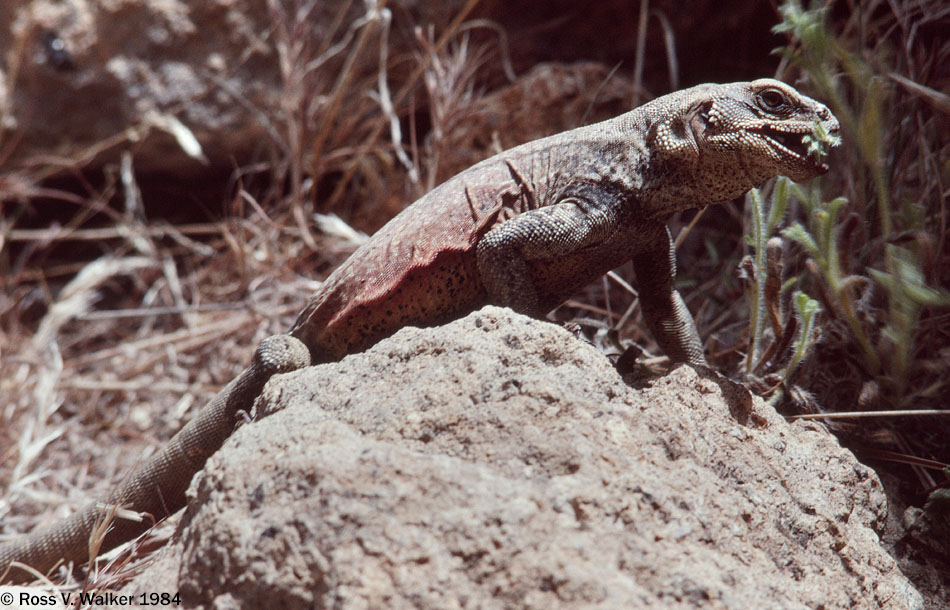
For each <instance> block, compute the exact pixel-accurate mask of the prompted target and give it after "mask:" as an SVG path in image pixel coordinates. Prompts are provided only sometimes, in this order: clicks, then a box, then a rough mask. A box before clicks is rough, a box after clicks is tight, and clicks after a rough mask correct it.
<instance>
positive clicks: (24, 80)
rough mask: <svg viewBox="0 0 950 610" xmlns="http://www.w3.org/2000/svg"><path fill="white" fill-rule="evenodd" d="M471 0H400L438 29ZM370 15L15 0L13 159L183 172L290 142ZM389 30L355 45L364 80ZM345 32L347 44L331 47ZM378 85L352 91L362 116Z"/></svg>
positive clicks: (403, 9)
mask: <svg viewBox="0 0 950 610" xmlns="http://www.w3.org/2000/svg"><path fill="white" fill-rule="evenodd" d="M461 5H462V0H450V1H448V2H440V3H420V2H415V1H414V0H394V1H392V2H389V4H388V6H389V7H390V8H391V9H392V10H393V11H394V12H395V13H396V14H397V15H398V18H399V19H406V20H412V21H413V22H414V23H420V24H434V25H437V26H439V27H443V26H444V25H445V24H446V23H448V21H449V20H450V19H451V18H452V17H453V16H454V15H455V14H456V13H457V12H458V10H459V8H460V6H461ZM340 11H345V13H344V14H343V15H342V18H341V19H340V20H339V23H340V24H341V27H338V28H335V29H334V27H333V26H332V24H334V23H337V21H338V20H337V17H338V13H339V12H340ZM365 15H367V7H366V6H365V3H362V2H350V3H339V2H296V1H294V0H247V1H246V2H235V1H234V0H174V1H162V2H150V1H146V0H4V2H2V3H0V48H2V49H4V54H3V56H2V57H0V140H3V141H4V148H3V153H4V157H3V163H4V165H5V167H8V168H9V167H21V166H30V165H32V164H35V163H41V162H43V160H45V161H46V162H49V161H50V158H52V157H55V158H59V159H66V160H69V161H71V162H72V163H79V162H80V160H81V161H82V163H86V164H87V167H89V168H95V167H97V166H99V165H101V164H102V163H103V162H104V161H108V160H110V159H112V158H114V157H115V154H114V150H115V149H116V148H132V149H134V151H135V156H136V158H135V161H136V163H135V165H136V168H137V169H138V170H139V171H141V172H155V171H163V172H174V173H175V176H176V178H177V179H181V178H182V177H183V176H190V175H194V174H201V173H202V172H205V171H206V170H207V168H206V166H205V165H204V163H210V164H211V165H213V166H218V167H224V168H225V169H232V168H233V163H234V158H235V157H238V158H241V157H246V156H248V155H249V154H250V153H252V152H254V151H257V152H258V153H260V148H261V144H262V143H269V144H270V145H271V146H274V147H279V146H289V144H287V143H286V142H285V141H282V140H289V138H290V136H289V135H288V133H286V132H285V127H286V125H287V124H288V123H289V122H291V121H297V122H298V123H299V125H298V127H299V128H300V129H317V128H318V126H319V120H320V119H321V117H323V116H325V115H326V114H327V112H328V110H327V107H326V101H327V99H329V98H331V97H332V92H333V91H334V86H335V84H336V81H337V77H338V76H339V74H340V71H341V66H342V65H343V62H344V61H345V60H346V59H347V57H348V52H349V50H350V49H351V48H352V47H353V46H354V44H353V42H352V41H353V40H354V37H352V36H350V37H347V36H346V33H347V30H348V28H350V27H351V26H354V24H358V23H360V22H359V20H360V19H361V18H362V17H364V16H365ZM376 23H378V22H376ZM398 25H399V26H402V22H401V21H400V22H399V23H398ZM374 27H375V26H374ZM356 31H358V28H357V30H356ZM413 37H414V34H413V33H412V31H411V28H406V27H395V28H394V30H393V32H392V35H391V36H390V37H389V42H390V45H391V49H390V53H392V56H394V57H398V56H400V55H403V54H407V53H410V52H411V51H413V50H414V49H415V48H416V43H415V40H414V38H413ZM379 39H380V36H379V32H378V29H377V30H374V32H373V33H372V34H371V35H370V37H369V40H368V42H367V44H366V45H365V47H364V49H363V51H362V52H361V53H356V54H354V62H353V68H352V74H353V77H352V78H353V82H359V83H362V82H363V81H364V80H367V79H370V78H371V79H372V81H371V82H372V83H374V84H375V82H376V80H375V79H376V74H377V72H378V68H379V65H378V62H379V51H378V43H379ZM346 41H349V43H348V44H344V45H343V52H339V53H327V54H324V55H321V53H322V51H323V50H324V49H326V48H327V47H331V46H332V45H333V44H336V43H338V42H346ZM318 58H319V59H320V64H319V68H318V69H314V68H312V66H313V65H315V60H317V59H318ZM310 62H314V63H310ZM308 65H309V66H311V67H310V68H308ZM397 78H398V77H397ZM361 79H362V80H361ZM398 84H399V83H398V82H396V83H391V86H393V87H396V86H397V85H398ZM366 88H367V87H365V86H361V87H358V88H351V89H347V90H346V95H348V98H347V100H346V106H347V107H348V108H349V111H350V112H353V111H354V109H353V107H354V106H355V105H356V103H357V100H364V99H366V95H365V93H366ZM367 105H369V104H367ZM377 106H378V104H376V103H375V102H374V103H372V107H373V108H376V107H377ZM294 113H301V114H302V116H295V114H294ZM170 117H174V120H171V119H170ZM182 129H183V130H184V131H182ZM176 130H177V133H179V134H181V133H186V134H187V133H190V134H191V136H193V137H194V138H196V140H197V142H198V143H200V145H201V156H198V155H194V154H188V153H186V151H185V150H184V149H183V147H182V140H181V139H180V138H176V136H175V135H174V134H175V133H176ZM308 135H310V136H312V135H313V134H312V133H310V132H308ZM186 137H187V135H186ZM301 137H302V138H303V137H304V136H301ZM11 144H12V145H11ZM93 148H95V152H91V149H93ZM283 152H284V153H287V152H288V151H286V150H284V151H283ZM60 162H61V163H62V162H63V161H60Z"/></svg>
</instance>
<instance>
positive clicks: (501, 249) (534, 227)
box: [476, 189, 619, 317]
mask: <svg viewBox="0 0 950 610" xmlns="http://www.w3.org/2000/svg"><path fill="white" fill-rule="evenodd" d="M618 205H619V201H617V200H616V198H614V197H612V196H610V195H609V193H606V192H605V191H598V190H593V189H591V190H590V192H588V193H585V194H584V196H572V197H567V198H565V199H562V200H561V201H559V202H558V203H555V204H553V205H549V206H546V207H542V208H538V209H535V210H529V211H527V212H523V213H521V214H519V215H518V216H515V217H514V218H512V219H510V220H507V221H505V222H503V223H502V224H500V225H498V226H497V227H495V228H493V229H492V230H490V231H489V232H488V233H486V234H485V235H484V236H483V237H482V238H481V239H480V240H479V242H478V245H477V246H476V260H477V266H478V272H479V275H480V276H481V279H482V284H483V285H484V286H485V290H486V292H487V293H488V299H489V302H491V303H494V304H496V305H502V306H506V307H510V308H512V309H514V310H515V311H517V312H519V313H523V314H526V315H530V316H535V317H538V316H541V315H543V314H545V313H546V312H545V311H541V305H540V303H539V298H538V290H537V287H536V286H535V285H534V283H533V281H532V279H531V273H530V271H529V265H528V263H529V262H530V261H532V260H539V259H547V260H552V259H557V258H558V257H561V256H564V255H567V254H570V253H572V252H575V251H576V250H579V249H580V248H584V247H586V246H590V245H594V244H597V243H600V242H602V241H604V240H605V239H607V238H608V237H609V236H610V235H611V233H612V232H613V230H614V229H615V227H616V225H617V218H618V214H619V213H618ZM591 279H594V278H591Z"/></svg>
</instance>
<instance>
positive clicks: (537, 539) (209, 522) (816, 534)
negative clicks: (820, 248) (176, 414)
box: [126, 307, 922, 610]
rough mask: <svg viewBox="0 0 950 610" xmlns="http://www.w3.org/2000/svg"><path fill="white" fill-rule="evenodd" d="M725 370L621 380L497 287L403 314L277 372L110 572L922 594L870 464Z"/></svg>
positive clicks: (697, 598)
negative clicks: (163, 517) (513, 305)
mask: <svg viewBox="0 0 950 610" xmlns="http://www.w3.org/2000/svg"><path fill="white" fill-rule="evenodd" d="M725 385H726V386H727V387H732V386H731V385H730V384H725ZM719 386H720V384H719V382H717V377H716V376H715V375H713V374H700V373H698V372H697V371H695V370H693V369H691V368H689V367H680V368H677V369H675V370H674V371H673V372H672V373H670V374H669V375H667V376H665V377H661V378H658V379H656V380H655V381H654V382H653V383H652V384H651V385H650V387H647V388H645V389H642V390H634V389H631V388H629V387H628V386H626V385H625V384H624V383H623V382H622V381H621V379H620V378H619V377H618V376H617V374H616V373H615V371H614V370H613V368H612V366H611V365H610V363H609V362H608V360H607V359H606V358H604V357H603V356H602V355H601V354H600V353H599V352H597V351H596V350H595V349H594V348H592V347H590V346H589V345H587V344H584V343H582V342H581V341H580V340H577V339H576V338H574V337H573V336H572V335H571V334H570V333H568V332H567V331H565V330H563V329H561V328H559V327H557V326H556V325H553V324H550V323H547V322H543V321H537V320H532V319H529V318H525V317H523V316H519V315H516V314H514V313H512V312H510V311H509V310H505V309H499V308H494V307H486V308H484V309H482V310H481V311H478V312H476V313H473V314H471V315H470V316H468V317H466V318H464V319H462V320H459V321H456V322H453V323H451V324H448V325H446V326H444V327H441V328H434V329H424V330H421V329H414V328H407V329H404V330H402V331H400V332H399V333H397V334H396V335H395V336H394V337H392V338H391V339H389V340H386V341H383V342H381V343H380V344H378V345H377V346H375V347H374V348H372V349H371V350H369V351H367V352H365V353H363V354H357V355H353V356H350V357H348V358H345V359H344V360H343V361H342V362H339V363H335V364H328V365H322V366H318V367H312V368H308V369H305V370H302V371H298V372H295V373H292V374H289V375H284V376H280V377H279V378H275V379H273V380H272V381H271V382H270V383H269V384H268V386H267V388H266V390H265V392H264V394H263V395H262V397H261V398H260V399H259V400H258V403H257V406H256V411H257V414H256V416H257V417H258V418H259V419H260V421H256V422H254V423H253V424H250V425H244V426H242V427H241V428H240V429H239V430H238V431H237V432H236V433H235V435H234V436H233V437H232V438H231V439H230V440H229V441H228V442H227V443H226V445H225V447H224V448H222V450H221V451H220V452H218V453H217V454H216V455H215V456H214V457H213V458H212V459H211V460H210V461H209V463H208V465H207V468H206V470H205V471H204V473H203V474H202V475H200V476H199V477H196V479H195V482H193V484H192V488H191V493H192V495H193V500H192V502H191V504H190V507H189V509H188V510H187V511H186V513H185V516H184V518H183V521H182V525H181V528H180V530H179V532H178V534H177V535H176V536H175V538H174V539H173V542H172V544H171V545H170V546H169V547H167V548H166V549H165V550H164V551H163V553H162V555H161V557H160V559H159V560H158V561H157V562H156V563H155V564H154V565H152V566H150V567H149V568H148V569H147V570H146V571H145V572H144V573H143V574H141V575H140V576H139V577H137V579H136V580H134V581H133V582H132V583H130V584H129V585H128V587H127V589H126V590H127V591H142V590H145V588H149V589H150V590H153V589H154V586H155V584H156V583H161V584H162V586H165V587H167V588H169V590H180V591H181V594H182V596H183V600H187V603H188V605H194V606H195V607H201V608H217V607H264V606H267V607H286V608H312V607H320V608H322V607H333V608H409V607H429V608H475V607H478V608H502V607H517V608H589V607H597V608H737V609H738V608H742V609H747V608H824V609H826V610H827V609H832V608H893V609H895V610H896V609H901V610H905V609H907V608H922V603H921V600H920V595H919V593H918V592H917V591H916V590H915V589H914V588H913V586H912V585H911V584H910V583H909V582H908V581H907V579H906V578H905V577H904V576H903V575H902V574H901V572H900V571H899V570H898V569H897V567H896V565H895V562H894V560H893V559H892V558H891V557H890V556H889V555H887V553H886V552H884V551H883V550H882V548H881V546H880V543H879V540H878V534H877V532H878V531H879V529H880V528H881V527H882V524H883V522H884V519H885V517H886V506H885V504H886V502H885V498H884V493H883V490H882V487H881V484H880V482H879V481H878V478H877V477H876V475H875V474H874V473H873V472H872V471H871V470H870V469H868V468H867V467H865V466H863V465H862V464H860V463H858V462H857V461H856V460H855V458H854V456H853V455H852V454H851V453H850V452H848V451H846V450H844V449H842V448H841V447H840V446H839V445H838V443H837V441H836V440H835V438H834V437H833V436H831V435H830V434H829V433H827V432H826V431H825V430H824V429H823V428H821V427H820V426H818V425H816V424H813V423H794V424H788V423H786V422H785V420H784V419H783V418H781V417H780V416H778V415H777V414H776V413H775V412H774V411H773V410H772V409H771V408H770V407H768V406H766V405H765V404H764V403H763V402H762V401H761V400H760V399H758V398H756V399H755V400H754V402H752V403H751V409H752V413H751V417H750V418H749V423H748V424H746V425H742V424H740V423H737V421H736V419H735V418H734V417H733V415H732V414H731V412H730V410H731V409H732V410H734V411H736V412H741V409H737V408H736V405H735V404H732V405H730V404H728V403H727V401H726V400H724V398H723V393H722V391H721V390H720V387H719ZM735 394H736V393H735V392H728V393H727V395H735ZM748 398H749V397H748V396H746V397H745V400H746V402H748ZM730 400H733V401H734V400H735V398H731V399H730ZM146 585H150V586H149V587H146Z"/></svg>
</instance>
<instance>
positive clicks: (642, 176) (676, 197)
mask: <svg viewBox="0 0 950 610" xmlns="http://www.w3.org/2000/svg"><path fill="white" fill-rule="evenodd" d="M816 123H820V124H821V125H822V126H823V127H824V129H825V130H826V131H827V132H828V133H830V134H836V133H837V131H838V122H837V120H836V119H835V118H834V116H832V114H831V112H829V111H828V109H827V108H826V107H825V106H823V105H822V104H820V103H818V102H816V101H814V100H812V99H810V98H807V97H805V96H803V95H801V94H799V93H798V92H797V91H795V89H793V88H792V87H789V86H788V85H785V84H783V83H780V82H777V81H773V80H769V79H763V80H758V81H754V82H751V83H731V84H726V85H699V86H697V87H693V88H691V89H685V90H683V91H678V92H676V93H672V94H670V95H666V96H664V97H661V98H658V99H656V100H654V101H652V102H650V103H648V104H646V105H644V106H641V107H640V108H637V109H636V110H633V111H631V112H628V113H626V114H623V115H621V116H619V117H616V118H614V119H610V120H608V121H604V122H602V123H598V124H596V125H591V126H588V127H582V128H580V129H575V130H572V131H568V132H564V133H561V134H558V135H554V136H551V137H549V138H543V139H541V140H536V141H533V142H528V143H527V144H523V145H521V146H518V147H516V148H513V149H511V150H508V151H506V152H503V153H501V154H499V155H496V156H494V157H492V158H490V159H487V160H485V161H482V162H481V163H479V164H477V165H475V166H473V167H471V168H469V169H467V170H465V171H464V172H462V173H460V174H458V175H457V176H455V177H454V178H452V179H450V180H448V181H447V182H445V183H444V184H442V185H441V186H439V187H437V188H436V189H434V190H433V191H432V192H430V193H429V194H427V195H426V196H424V197H423V198H422V199H420V200H419V201H417V202H415V203H414V204H413V205H411V206H409V207H408V208H406V210H404V211H403V212H402V213H401V214H399V215H398V216H396V217H395V218H393V219H392V220H391V221H390V222H389V223H388V224H387V225H386V226H384V227H383V228H382V229H380V230H379V232H377V233H376V234H375V235H374V236H373V237H372V239H370V241H369V242H367V243H366V244H365V245H363V246H362V247H360V248H359V249H358V250H357V251H356V252H354V253H353V255H352V256H351V257H350V258H349V259H348V260H347V261H346V262H344V263H343V264H342V265H341V266H340V267H339V268H338V269H337V270H336V271H334V272H333V273H332V274H331V275H330V277H329V278H327V280H326V282H324V284H323V285H322V286H321V288H320V289H319V290H318V291H317V292H316V294H315V295H314V296H313V297H312V298H311V300H310V302H309V303H308V304H307V306H306V307H305V308H304V309H303V311H302V312H301V314H300V316H299V317H298V319H297V321H296V323H295V324H294V326H293V328H292V329H291V330H290V335H291V336H290V337H287V336H283V335H280V336H277V338H274V337H272V338H270V339H268V341H270V340H275V341H277V343H276V344H275V345H278V346H279V349H278V348H275V349H273V350H270V348H267V347H266V346H264V347H262V348H259V351H258V354H259V357H258V359H257V360H255V362H254V363H252V364H251V365H250V366H249V367H248V368H247V369H246V370H245V371H244V373H242V375H241V376H240V377H239V378H238V379H236V380H235V381H233V382H232V383H231V384H229V385H228V386H227V387H226V388H225V389H224V390H222V392H221V393H220V394H219V395H218V396H217V397H215V399H214V400H212V402H211V403H210V404H209V405H208V406H207V407H206V408H205V409H204V410H202V411H201V412H200V413H199V415H198V416H197V418H196V420H195V421H193V422H191V423H190V424H189V425H188V426H186V427H185V428H184V429H183V430H182V431H181V432H180V433H179V434H178V435H176V436H175V437H174V438H173V439H172V440H171V441H170V442H169V444H168V446H167V447H166V449H165V450H164V451H162V452H161V453H160V454H159V455H158V456H156V457H155V458H153V459H152V460H151V461H149V462H148V463H147V464H145V465H144V466H143V467H142V468H140V469H139V470H137V471H136V472H135V473H133V474H132V475H131V476H130V477H129V482H128V483H127V484H126V485H123V486H121V487H120V489H119V490H118V491H117V492H116V493H114V494H113V495H112V496H111V497H110V498H109V499H107V500H106V501H105V502H104V504H107V505H108V504H115V503H117V502H118V503H121V504H123V505H125V506H127V507H128V508H131V509H132V510H135V511H139V512H147V513H150V514H151V515H153V516H155V517H162V516H164V515H166V514H170V513H172V512H174V511H176V510H178V509H179V508H181V507H182V506H183V505H184V490H185V489H186V488H187V485H188V482H189V481H190V480H191V477H192V476H193V475H194V473H196V472H197V471H198V470H200V469H201V468H202V467H203V466H204V461H205V459H207V457H208V456H209V455H211V454H212V453H213V452H214V451H216V450H217V449H218V447H219V446H220V445H221V443H222V442H223V441H224V439H225V438H226V437H227V436H228V435H229V434H230V432H231V430H232V428H233V425H234V423H235V413H236V411H237V410H238V409H245V410H247V409H250V407H251V405H252V404H253V401H254V398H255V397H256V396H257V394H258V393H259V392H260V390H261V388H262V387H263V385H264V382H266V380H267V378H269V377H270V375H272V374H274V373H275V372H285V371H288V370H293V369H295V368H300V367H301V366H305V365H306V364H308V360H310V361H312V362H313V363H320V362H330V361H335V360H339V359H340V358H342V357H343V356H345V355H346V354H350V353H354V352H358V351H361V350H364V349H366V348H367V347H369V346H371V345H373V344H374V343H376V342H377V341H379V340H380V339H383V338H385V337H387V336H389V335H391V334H393V333H394V332H395V331H396V330H398V329H400V328H402V327H403V326H407V325H413V326H433V325H436V324H439V323H442V322H444V321H447V320H450V319H453V318H457V317H460V316H462V315H464V314H466V313H468V312H471V311H473V310H475V309H477V308H479V307H481V306H482V305H485V304H489V303H491V304H495V305H503V306H508V307H511V308H512V309H514V310H516V311H518V312H521V313H525V314H528V315H532V316H542V315H544V314H545V313H546V312H547V311H549V310H550V309H552V308H553V307H556V306H557V305H559V304H560V303H562V302H564V300H566V299H567V298H568V297H570V296H571V295H572V294H574V293H575V292H576V291H577V290H579V289H580V288H582V287H584V286H585V285H586V284H588V283H590V282H591V281H593V280H595V279H597V278H598V277H600V276H601V275H603V274H604V273H606V272H607V271H609V270H610V269H613V268H614V267H617V266H619V265H621V264H623V263H625V262H627V261H629V260H632V261H633V264H634V269H635V271H636V274H637V283H638V287H639V296H640V304H641V307H642V309H643V314H644V319H645V320H646V322H647V324H648V325H649V327H650V330H651V332H652V333H653V335H654V337H655V338H656V339H657V342H658V343H659V345H660V347H661V348H662V349H663V350H664V351H665V352H666V353H667V355H668V356H669V357H670V358H671V359H672V360H673V361H676V362H687V363H690V364H693V365H705V364H706V359H705V356H704V355H703V349H702V344H701V342H700V340H699V335H698V333H697V332H696V326H695V324H694V322H693V319H692V317H691V316H690V315H689V312H688V310H687V309H686V306H685V305H684V303H683V300H682V298H681V297H680V295H679V293H678V292H677V291H676V290H675V288H674V287H673V280H674V278H675V275H676V273H675V256H674V252H673V247H672V242H671V239H670V235H669V231H668V230H667V228H666V225H665V220H666V218H667V217H668V216H669V215H670V214H673V213H674V212H678V211H682V210H687V209H693V208H702V207H705V206H707V205H709V204H712V203H719V202H722V201H728V200H730V199H734V198H735V197H738V196H740V195H742V194H743V193H745V192H746V191H748V190H749V189H750V188H752V187H754V186H758V185H760V184H761V183H763V182H765V181H766V180H768V179H769V178H772V177H774V176H777V175H785V176H789V177H790V178H792V179H794V180H797V181H804V180H809V179H811V178H813V177H815V176H816V175H818V174H821V173H824V172H825V171H827V169H828V168H827V166H825V165H822V164H820V163H818V162H817V161H815V160H814V159H812V158H810V157H809V156H808V155H807V154H806V152H805V149H806V147H805V146H804V144H803V142H802V137H803V136H805V135H810V134H812V133H813V129H814V125H815V124H816ZM294 338H295V339H298V340H299V342H297V341H294V340H293V339H294ZM301 343H302V344H301ZM262 350H263V352H262ZM271 351H272V352H273V354H276V356H274V358H275V359H274V360H271V359H270V358H269V357H264V358H263V360H267V361H268V362H269V364H268V365H267V366H265V365H264V364H261V362H262V358H261V357H260V354H261V353H264V354H267V353H271ZM307 351H309V359H308V358H307V357H306V356H307V354H306V352H307ZM101 512H102V510H101V509H100V508H97V507H96V506H95V505H93V506H90V507H87V508H86V509H85V510H84V511H83V512H81V513H78V514H77V515H74V516H73V517H72V518H70V519H68V520H66V521H64V522H62V523H59V524H56V525H54V526H53V527H52V528H50V529H48V530H44V531H40V532H34V533H31V534H29V535H27V536H23V537H21V538H19V539H16V540H14V541H12V542H10V543H7V544H5V545H2V546H0V582H2V581H3V580H4V577H2V574H3V572H4V571H5V570H7V568H8V566H9V565H10V562H11V561H14V560H15V561H19V562H22V563H25V564H29V565H31V566H33V567H34V568H36V569H38V570H39V571H41V572H46V571H48V570H49V569H51V568H52V566H53V565H54V563H55V562H56V561H58V560H59V559H60V558H63V559H65V560H67V561H69V560H72V561H75V562H83V561H85V560H87V559H88V550H87V541H88V538H89V534H90V531H91V528H92V523H93V522H94V521H95V519H96V518H97V517H98V516H99V514H100V513H101ZM147 525H148V524H144V525H143V524H137V523H132V524H130V522H128V521H124V520H117V521H116V522H115V530H114V531H113V532H112V533H110V535H109V536H108V538H107V540H106V543H105V544H104V545H103V550H105V549H108V548H111V547H113V546H116V545H117V544H119V543H121V542H123V541H125V540H128V539H131V538H132V537H134V536H135V535H136V534H137V533H139V532H141V531H143V530H144V529H145V528H146V527H147ZM26 575H27V574H26V573H25V572H23V571H20V570H13V571H11V572H10V573H9V574H8V576H7V577H6V579H7V580H18V579H22V578H24V577H26Z"/></svg>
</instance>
